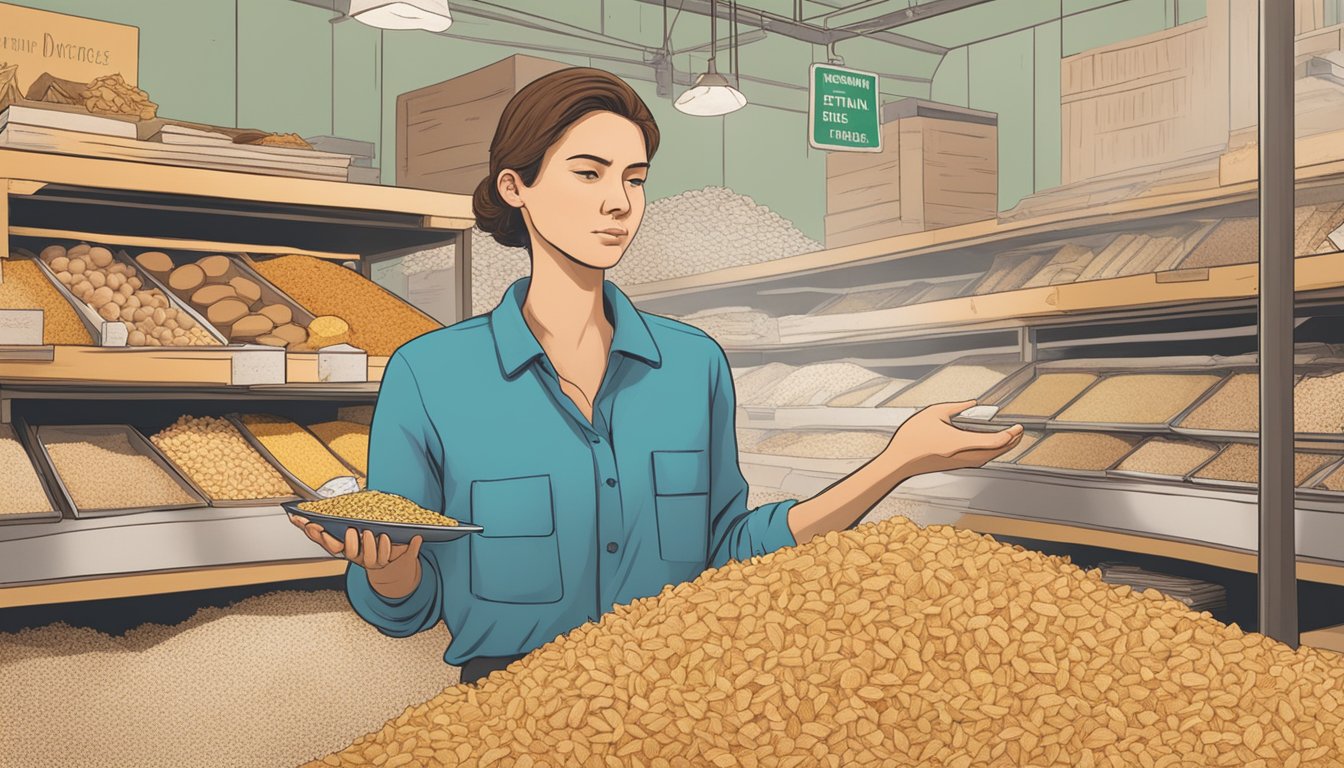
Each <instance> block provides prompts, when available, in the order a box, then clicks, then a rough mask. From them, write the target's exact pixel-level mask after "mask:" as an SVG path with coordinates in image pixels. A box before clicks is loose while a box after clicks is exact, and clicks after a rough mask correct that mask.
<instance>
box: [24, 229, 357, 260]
mask: <svg viewBox="0 0 1344 768" xmlns="http://www.w3.org/2000/svg"><path fill="white" fill-rule="evenodd" d="M9 235H10V237H40V238H49V239H52V240H86V241H89V242H93V243H101V244H104V245H122V246H132V247H137V248H164V249H172V250H182V251H216V252H220V253H269V254H295V255H300V256H313V257H315V258H319V259H330V260H332V261H359V260H360V259H361V258H362V257H361V256H360V255H359V254H358V253H336V252H332V251H309V250H304V249H302V248H292V247H289V246H285V245H257V244H255V243H222V242H217V241H213V240H180V239H176V238H171V237H129V236H126V235H109V234H104V233H99V232H75V231H71V230H62V229H39V228H36V227H10V228H9ZM6 255H8V254H6Z"/></svg>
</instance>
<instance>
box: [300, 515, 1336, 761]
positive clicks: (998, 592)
mask: <svg viewBox="0 0 1344 768" xmlns="http://www.w3.org/2000/svg"><path fill="white" fill-rule="evenodd" d="M1341 704H1344V657H1341V656H1339V655H1337V654H1333V653H1331V652H1327V651H1319V650H1315V649H1311V648H1307V647H1303V648H1300V649H1298V650H1296V651H1294V650H1292V649H1290V648H1289V647H1287V646H1286V645H1283V644H1280V643H1277V642H1275V641H1273V640H1270V639H1269V638H1266V637H1264V636H1262V635H1259V634H1252V633H1246V632H1243V631H1242V630H1241V629H1239V628H1238V627H1237V626H1235V625H1224V624H1222V623H1220V622H1218V621H1216V620H1214V619H1213V618H1212V617H1211V616H1210V615H1209V614H1208V613H1194V612H1192V611H1190V610H1189V609H1188V608H1186V607H1185V606H1184V605H1183V604H1181V603H1179V602H1177V601H1175V600H1172V599H1169V598H1166V597H1163V596H1162V595H1161V594H1160V593H1158V592H1157V591H1155V590H1151V589H1149V590H1144V591H1143V592H1135V591H1133V590H1132V589H1131V588H1129V587H1127V586H1112V585H1109V584H1107V583H1105V582H1104V581H1103V580H1102V578H1101V572H1100V571H1096V570H1091V571H1084V570H1082V569H1079V568H1077V567H1075V566H1073V565H1071V564H1069V562H1068V561H1067V559H1064V558H1057V557H1047V556H1045V555H1042V554H1039V553H1036V552H1031V551H1027V550H1024V549H1022V548H1021V547H1017V546H1009V545H1005V544H1000V543H998V542H996V541H994V540H993V539H992V538H990V537H988V536H984V535H980V534H976V533H973V532H969V531H958V530H956V529H953V528H950V527H946V526H930V527H927V528H920V527H918V526H916V525H915V524H914V523H912V522H910V521H909V520H906V519H904V518H900V517H894V518H891V519H889V520H886V521H883V522H881V523H876V524H864V525H860V526H859V527H857V528H855V529H853V530H849V531H845V532H843V533H840V532H833V533H829V534H827V535H826V536H824V537H819V538H817V539H814V540H812V541H811V542H809V543H807V544H805V545H802V546H796V547H788V548H785V549H782V550H779V551H776V552H773V553H771V554H768V555H764V556H759V557H754V558H752V559H750V560H748V561H745V562H731V563H729V564H728V565H726V566H724V567H722V568H717V569H710V570H708V571H706V572H705V573H704V574H702V575H701V576H700V577H699V578H697V579H695V580H694V581H692V582H689V583H685V584H679V585H676V586H669V587H666V588H664V589H663V591H662V592H661V593H659V594H658V595H657V596H654V597H650V598H645V599H641V600H636V601H634V602H633V603H632V604H630V605H623V606H618V607H616V609H615V611H614V612H613V613H611V614H608V615H606V616H604V617H603V618H602V619H601V621H600V622H597V623H595V624H585V625H583V626H581V627H579V628H577V629H575V630H573V631H572V632H570V633H569V634H567V635H564V636H561V637H558V638H556V640H554V641H553V642H550V643H548V644H546V645H544V646H542V647H541V648H538V649H537V650H535V651H533V652H532V653H531V654H530V655H528V656H527V657H525V658H524V659H522V660H520V661H518V662H515V663H513V664H512V665H510V666H509V667H508V668H507V669H505V670H502V671H500V672H496V673H494V674H492V675H490V676H489V677H488V678H486V679H484V680H483V681H481V682H480V683H479V685H478V687H471V686H461V685H459V686H454V687H451V688H448V689H446V690H445V691H443V692H442V693H441V694H439V695H438V696H436V697H434V698H433V699H431V700H429V701H427V702H425V703H422V704H417V705H414V706H411V707H408V708H407V709H406V710H405V711H403V712H402V713H401V714H399V715H398V716H396V717H394V718H393V719H391V720H390V721H388V722H387V723H386V725H384V726H383V727H382V728H381V729H379V730H376V731H374V732H372V733H369V734H366V735H364V736H361V737H359V738H358V739H356V740H355V741H354V742H353V743H351V744H350V745H349V746H348V747H346V748H345V749H343V750H340V751H339V752H336V753H334V754H331V755H328V756H326V757H324V758H321V759H319V760H316V761H314V762H312V763H310V764H309V766H310V768H317V766H324V765H325V766H346V765H350V766H353V765H382V766H385V767H386V766H401V765H417V766H421V765H424V766H440V765H448V766H456V765H473V766H491V765H497V766H518V767H519V768H527V767H528V766H533V767H535V766H565V765H611V766H617V765H621V766H649V767H650V768H652V766H669V767H670V766H701V765H707V766H736V765H743V766H747V765H754V766H766V765H778V766H813V765H829V766H842V765H843V766H893V765H940V766H954V767H955V768H969V767H970V766H984V765H1012V766H1017V765H1034V766H1070V768H1072V767H1074V766H1111V767H1112V768H1128V767H1129V766H1154V768H1170V767H1171V766H1178V765H1190V764H1199V765H1219V766H1256V767H1257V768H1279V767H1280V766H1293V767H1295V768H1305V767H1306V766H1321V767H1322V768H1324V767H1325V766H1336V765H1339V764H1340V761H1341V760H1344V710H1341Z"/></svg>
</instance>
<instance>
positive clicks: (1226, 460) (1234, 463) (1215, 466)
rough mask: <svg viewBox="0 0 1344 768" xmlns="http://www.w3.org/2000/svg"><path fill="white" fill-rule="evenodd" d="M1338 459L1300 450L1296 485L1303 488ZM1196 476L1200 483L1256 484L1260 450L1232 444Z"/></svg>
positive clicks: (1296, 456) (1295, 468)
mask: <svg viewBox="0 0 1344 768" xmlns="http://www.w3.org/2000/svg"><path fill="white" fill-rule="evenodd" d="M1338 458H1339V457H1338V456H1331V455H1330V454H1326V453H1310V452H1305V451H1298V452H1297V453H1295V454H1293V483H1294V484H1295V485H1302V484H1303V483H1305V482H1306V481H1307V478H1309V477H1311V476H1312V475H1314V474H1316V473H1317V472H1319V471H1320V470H1322V469H1323V468H1325V465H1327V464H1329V463H1331V462H1333V461H1335V460H1336V459H1338ZM1195 477H1197V478H1199V479H1201V480H1226V481H1229V482H1235V483H1254V482H1256V481H1258V480H1259V479H1260V447H1259V446H1256V445H1249V444H1246V443H1232V444H1231V445H1229V446H1227V447H1226V448H1224V449H1223V451H1222V453H1219V454H1218V457H1217V458H1215V459H1214V460H1213V461H1210V462H1209V463H1208V464H1205V465H1204V466H1203V467H1202V468H1200V470H1199V471H1198V472H1196V473H1195Z"/></svg>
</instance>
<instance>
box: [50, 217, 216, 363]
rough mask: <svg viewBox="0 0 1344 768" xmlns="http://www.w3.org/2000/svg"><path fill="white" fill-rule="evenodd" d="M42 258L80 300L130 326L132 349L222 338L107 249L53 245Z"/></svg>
mask: <svg viewBox="0 0 1344 768" xmlns="http://www.w3.org/2000/svg"><path fill="white" fill-rule="evenodd" d="M41 259H42V261H43V263H45V264H46V265H47V266H48V267H50V268H51V271H52V273H53V274H55V275H56V279H57V280H59V281H60V282H61V284H63V285H65V286H66V287H67V288H69V289H70V292H71V293H72V294H74V296H75V298H77V299H79V300H80V301H82V302H84V303H85V304H87V305H88V306H89V307H90V308H91V309H92V310H93V311H94V312H97V313H98V316H99V317H101V318H103V319H104V320H107V321H109V322H117V321H120V322H122V323H125V324H126V326H127V330H128V331H129V333H128V334H127V341H126V344H127V345H128V346H132V347H169V346H175V347H208V346H218V345H219V340H218V339H216V338H215V337H214V336H212V335H210V332H209V331H207V330H205V329H204V328H202V327H201V326H200V324H199V323H197V322H196V319H195V318H193V317H192V316H191V314H190V313H188V312H186V311H184V310H181V309H179V308H178V307H177V306H176V305H175V304H173V302H172V301H171V300H170V299H169V298H168V297H167V296H165V295H164V294H163V291H160V290H159V289H158V288H146V287H145V286H146V284H147V283H146V282H145V281H143V280H142V278H141V277H140V275H139V272H138V271H137V269H136V268H135V267H134V266H132V265H130V264H124V263H122V262H120V261H117V260H115V259H114V258H113V256H112V252H111V251H110V250H108V249H107V248H104V247H102V246H91V245H89V244H88V243H80V244H79V245H76V246H73V247H71V248H70V249H68V250H67V249H66V248H65V247H64V246H61V245H51V246H47V247H46V248H43V249H42V254H41Z"/></svg>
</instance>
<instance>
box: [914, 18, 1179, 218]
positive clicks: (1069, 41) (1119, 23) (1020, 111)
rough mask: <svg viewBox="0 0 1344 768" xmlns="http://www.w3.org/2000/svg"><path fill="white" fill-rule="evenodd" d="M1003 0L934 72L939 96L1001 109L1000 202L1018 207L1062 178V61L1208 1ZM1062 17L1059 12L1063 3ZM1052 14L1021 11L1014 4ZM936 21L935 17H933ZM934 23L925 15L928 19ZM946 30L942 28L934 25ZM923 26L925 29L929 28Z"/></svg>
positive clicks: (962, 31)
mask: <svg viewBox="0 0 1344 768" xmlns="http://www.w3.org/2000/svg"><path fill="white" fill-rule="evenodd" d="M1009 1H1010V0H999V2H997V3H991V4H989V5H988V6H985V8H986V12H985V13H983V14H980V15H978V16H976V17H974V23H973V24H970V25H967V24H966V23H965V21H964V20H963V23H962V24H961V26H960V27H959V28H958V29H957V31H956V34H958V35H960V37H959V38H957V37H953V34H952V30H951V28H949V29H948V30H947V31H946V34H947V39H948V40H949V41H951V40H954V39H960V40H967V39H969V40H973V41H974V42H971V43H968V44H966V45H962V46H960V47H957V48H954V49H953V50H951V51H949V52H948V54H947V55H946V56H945V57H943V61H942V63H941V64H940V65H939V67H938V70H937V72H936V73H935V74H934V77H933V86H932V89H931V93H932V96H933V98H934V99H935V100H937V101H942V102H946V103H949V104H956V105H959V106H969V107H972V108H975V109H984V110H989V111H991V112H996V113H998V115H999V209H1000V210H1007V209H1009V208H1012V207H1013V206H1014V205H1016V204H1017V203H1018V201H1020V200H1021V199H1022V198H1023V197H1025V196H1027V195H1030V194H1031V193H1033V192H1035V191H1038V190H1042V189H1049V188H1050V187H1054V186H1058V185H1059V184H1060V179H1061V168H1060V165H1061V162H1062V158H1061V149H1060V148H1061V143H1062V139H1061V136H1060V107H1059V100H1060V86H1059V71H1060V60H1061V59H1062V58H1063V57H1065V56H1072V55H1074V54H1076V53H1079V52H1081V51H1085V50H1087V49H1089V48H1096V47H1098V46H1103V45H1110V44H1112V43H1117V42H1120V41H1123V40H1129V39H1133V38H1136V37H1141V36H1143V35H1147V34H1151V33H1153V32H1157V31H1160V30H1163V29H1168V28H1170V27H1172V26H1175V25H1176V24H1178V23H1180V24H1184V23H1187V22H1190V21H1194V20H1196V19H1199V18H1203V16H1204V11H1205V3H1204V1H1203V0H1122V1H1121V2H1116V0H1063V3H1062V6H1061V5H1059V4H1056V3H1033V4H1030V5H1027V4H1025V3H1019V4H1017V5H1012V6H1010V5H1008V2H1009ZM1061 7H1062V9H1063V12H1064V16H1063V18H1062V19H1061V18H1060V16H1059V10H1060V8H1061ZM1043 9H1047V10H1048V9H1053V10H1051V12H1050V13H1046V14H1044V15H1038V16H1037V17H1036V18H1034V19H1033V18H1019V20H1018V22H1017V24H1018V26H1027V25H1030V26H1027V28H1026V29H1022V30H1020V31H1017V32H1012V33H1009V34H1003V33H1002V32H1001V30H1002V29H1003V28H1004V27H1005V25H1008V26H1011V25H1012V22H1011V21H1009V20H1008V19H1007V18H1004V17H1003V14H1004V13H1006V12H1008V11H1009V10H1015V11H1018V12H1019V14H1021V13H1027V14H1030V13H1040V12H1042V10H1043ZM930 21H936V19H934V20H930ZM927 23H928V22H923V24H927ZM934 31H937V32H943V30H934ZM925 32H926V29H921V30H920V34H921V35H923V34H925Z"/></svg>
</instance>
